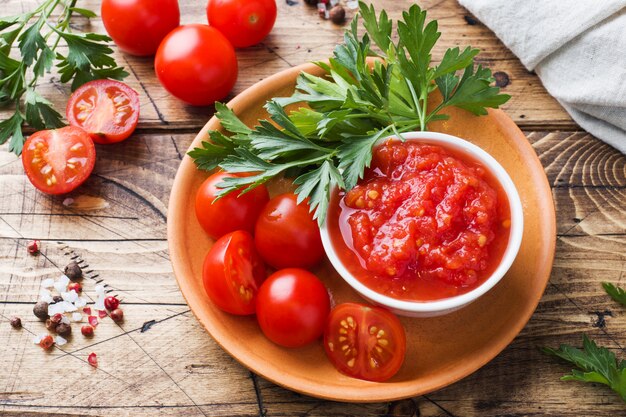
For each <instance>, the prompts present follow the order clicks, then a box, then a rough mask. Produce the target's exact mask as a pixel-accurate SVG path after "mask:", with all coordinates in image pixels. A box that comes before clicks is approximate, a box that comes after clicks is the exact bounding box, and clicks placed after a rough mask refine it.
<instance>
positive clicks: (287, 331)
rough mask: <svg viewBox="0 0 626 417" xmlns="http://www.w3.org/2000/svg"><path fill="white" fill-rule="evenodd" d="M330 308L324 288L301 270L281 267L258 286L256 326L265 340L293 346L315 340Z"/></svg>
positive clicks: (322, 330) (315, 279)
mask: <svg viewBox="0 0 626 417" xmlns="http://www.w3.org/2000/svg"><path fill="white" fill-rule="evenodd" d="M329 311H330V298H329V296H328V292H327V291H326V287H325V286H324V284H323V283H322V281H320V280H319V279H318V278H317V277H316V276H315V275H313V274H312V273H310V272H309V271H306V270H304V269H299V268H287V269H281V270H280V271H277V272H275V273H274V274H272V275H270V277H269V278H268V279H267V280H266V281H265V282H264V283H263V285H262V286H261V288H260V289H259V295H258V300H257V306H256V313H257V320H258V322H259V326H260V327H261V330H262V331H263V333H264V334H265V336H267V338H268V339H270V340H271V341H273V342H274V343H276V344H279V345H281V346H285V347H290V348H295V347H300V346H305V345H307V344H309V343H311V342H313V341H315V340H317V339H318V338H319V337H320V336H321V335H322V333H323V332H324V327H325V325H326V318H327V317H328V313H329Z"/></svg>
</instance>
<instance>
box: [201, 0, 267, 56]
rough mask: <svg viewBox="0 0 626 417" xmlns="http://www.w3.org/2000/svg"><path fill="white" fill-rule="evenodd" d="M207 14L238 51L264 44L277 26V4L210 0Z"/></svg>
mask: <svg viewBox="0 0 626 417" xmlns="http://www.w3.org/2000/svg"><path fill="white" fill-rule="evenodd" d="M206 15H207V19H208V20H209V24H210V25H211V26H213V27H214V28H216V29H217V30H219V31H220V32H222V33H223V34H224V36H226V38H228V40H229V41H230V42H231V43H232V44H233V46H234V47H235V48H245V47H247V46H252V45H256V44H257V43H259V42H261V41H262V40H263V38H265V37H266V36H267V34H268V33H270V31H271V30H272V27H274V22H275V21H276V1H275V0H209V4H207V7H206Z"/></svg>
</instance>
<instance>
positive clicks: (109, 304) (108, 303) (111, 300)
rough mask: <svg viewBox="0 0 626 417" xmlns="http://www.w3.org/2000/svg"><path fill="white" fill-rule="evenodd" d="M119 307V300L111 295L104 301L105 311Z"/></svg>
mask: <svg viewBox="0 0 626 417" xmlns="http://www.w3.org/2000/svg"><path fill="white" fill-rule="evenodd" d="M119 305H120V300H118V299H117V297H115V296H113V295H111V296H109V297H107V298H105V299H104V308H106V309H107V310H109V311H111V310H115V309H116V308H117V307H118V306H119Z"/></svg>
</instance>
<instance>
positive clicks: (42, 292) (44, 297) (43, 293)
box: [39, 288, 52, 303]
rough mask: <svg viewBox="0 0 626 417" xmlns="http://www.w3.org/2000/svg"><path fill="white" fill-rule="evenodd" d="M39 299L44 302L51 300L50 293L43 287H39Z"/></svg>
mask: <svg viewBox="0 0 626 417" xmlns="http://www.w3.org/2000/svg"><path fill="white" fill-rule="evenodd" d="M39 299H40V300H41V301H45V302H46V303H50V302H51V301H52V294H50V291H48V290H47V289H45V288H40V289H39Z"/></svg>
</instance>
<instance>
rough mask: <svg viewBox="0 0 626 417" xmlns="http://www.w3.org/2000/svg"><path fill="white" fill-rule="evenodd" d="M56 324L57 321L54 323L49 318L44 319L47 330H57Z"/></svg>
mask: <svg viewBox="0 0 626 417" xmlns="http://www.w3.org/2000/svg"><path fill="white" fill-rule="evenodd" d="M57 326H58V323H55V322H53V321H52V320H50V319H47V320H46V329H47V330H48V331H49V332H56V331H57Z"/></svg>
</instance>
